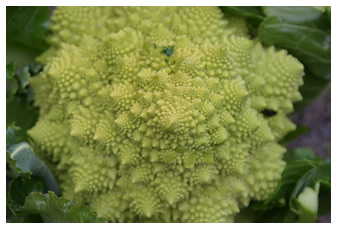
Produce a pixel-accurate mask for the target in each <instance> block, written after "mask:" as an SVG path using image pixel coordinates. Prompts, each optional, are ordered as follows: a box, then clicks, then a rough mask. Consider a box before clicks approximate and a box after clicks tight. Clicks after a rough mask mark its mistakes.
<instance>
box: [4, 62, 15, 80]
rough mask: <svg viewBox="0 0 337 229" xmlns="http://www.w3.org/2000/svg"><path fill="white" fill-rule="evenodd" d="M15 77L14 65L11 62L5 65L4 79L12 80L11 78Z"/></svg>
mask: <svg viewBox="0 0 337 229" xmlns="http://www.w3.org/2000/svg"><path fill="white" fill-rule="evenodd" d="M14 75H15V65H14V62H11V63H10V64H7V65H6V79H7V80H9V79H13V76H14Z"/></svg>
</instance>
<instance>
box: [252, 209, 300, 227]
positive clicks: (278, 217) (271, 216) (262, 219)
mask: <svg viewBox="0 0 337 229" xmlns="http://www.w3.org/2000/svg"><path fill="white" fill-rule="evenodd" d="M296 219H297V216H296V214H295V213H294V212H292V211H290V210H289V207H287V206H286V207H275V208H273V209H270V210H267V211H263V212H256V219H255V221H254V222H255V223H294V222H296Z"/></svg>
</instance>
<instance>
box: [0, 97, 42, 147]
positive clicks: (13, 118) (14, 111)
mask: <svg viewBox="0 0 337 229" xmlns="http://www.w3.org/2000/svg"><path fill="white" fill-rule="evenodd" d="M38 115H39V112H38V109H37V108H35V107H32V106H31V105H29V104H28V103H27V98H26V97H24V96H14V97H11V98H8V99H6V124H7V126H8V125H11V124H12V123H13V122H15V124H16V125H17V126H20V127H21V129H22V132H20V133H19V135H17V137H18V138H19V137H20V139H21V141H25V140H27V135H26V134H25V133H26V131H27V130H29V129H30V128H32V127H33V126H34V125H35V123H36V121H37V118H38Z"/></svg>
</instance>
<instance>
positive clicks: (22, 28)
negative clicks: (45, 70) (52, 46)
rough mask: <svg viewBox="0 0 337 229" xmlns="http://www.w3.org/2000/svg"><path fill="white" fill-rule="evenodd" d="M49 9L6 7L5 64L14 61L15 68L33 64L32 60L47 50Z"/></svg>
mask: <svg viewBox="0 0 337 229" xmlns="http://www.w3.org/2000/svg"><path fill="white" fill-rule="evenodd" d="M49 14H50V7H48V6H7V7H6V62H7V63H10V62H11V61H14V62H15V63H16V65H17V67H19V68H20V67H23V66H24V65H26V64H29V63H34V59H35V57H36V56H37V55H39V54H40V53H41V52H42V51H44V50H46V49H47V48H48V44H47V43H46V41H45V37H46V35H47V33H48V26H49V24H50V19H49Z"/></svg>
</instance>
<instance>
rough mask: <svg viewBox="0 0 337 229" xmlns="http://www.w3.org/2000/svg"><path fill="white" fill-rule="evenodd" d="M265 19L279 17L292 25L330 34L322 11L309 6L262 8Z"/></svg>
mask: <svg viewBox="0 0 337 229" xmlns="http://www.w3.org/2000/svg"><path fill="white" fill-rule="evenodd" d="M262 10H263V12H264V13H265V15H266V16H267V17H272V16H276V17H280V18H283V19H284V20H287V21H288V22H291V23H294V24H301V25H305V26H307V27H313V28H317V29H320V30H323V31H326V32H328V33H330V31H331V28H330V25H329V23H327V22H328V20H327V19H328V18H327V15H325V14H324V10H323V11H320V10H318V9H317V8H314V7H311V6H263V7H262Z"/></svg>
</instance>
